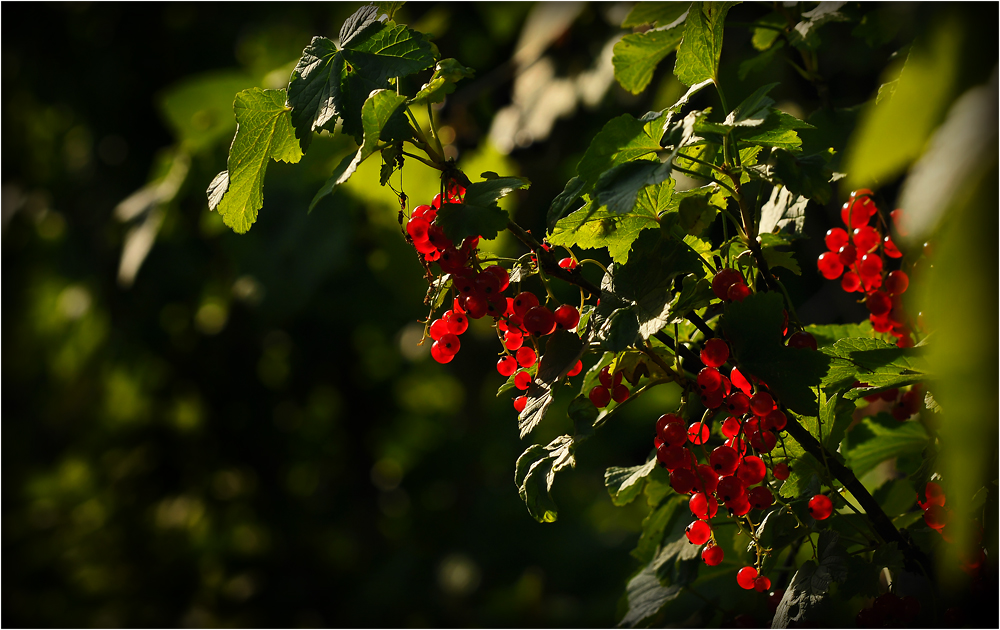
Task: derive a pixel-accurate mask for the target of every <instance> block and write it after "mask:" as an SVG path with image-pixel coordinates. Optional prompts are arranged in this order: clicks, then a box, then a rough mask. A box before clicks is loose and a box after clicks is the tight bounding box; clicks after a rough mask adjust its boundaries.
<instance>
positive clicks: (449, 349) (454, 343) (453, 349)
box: [434, 333, 462, 354]
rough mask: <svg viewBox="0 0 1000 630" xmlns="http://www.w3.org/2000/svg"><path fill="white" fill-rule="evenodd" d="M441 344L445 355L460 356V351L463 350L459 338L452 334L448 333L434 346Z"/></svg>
mask: <svg viewBox="0 0 1000 630" xmlns="http://www.w3.org/2000/svg"><path fill="white" fill-rule="evenodd" d="M439 344H440V346H441V351H442V352H444V353H445V354H458V351H459V350H460V349H461V348H462V343H461V342H460V341H459V340H458V336H457V335H453V334H452V333H446V334H444V335H442V336H441V338H440V339H438V340H437V341H436V342H434V345H439Z"/></svg>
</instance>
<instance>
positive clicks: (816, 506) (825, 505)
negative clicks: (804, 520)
mask: <svg viewBox="0 0 1000 630" xmlns="http://www.w3.org/2000/svg"><path fill="white" fill-rule="evenodd" d="M832 513H833V501H831V500H830V497H828V496H826V495H825V494H817V495H816V496H814V497H813V498H811V499H809V514H811V515H812V517H813V518H814V519H816V520H817V521H822V520H823V519H825V518H828V517H829V516H830V514H832Z"/></svg>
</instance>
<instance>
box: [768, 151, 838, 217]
mask: <svg viewBox="0 0 1000 630" xmlns="http://www.w3.org/2000/svg"><path fill="white" fill-rule="evenodd" d="M771 155H772V157H773V158H774V160H775V162H774V168H773V171H772V172H773V174H774V177H775V179H776V180H777V181H779V182H781V183H782V184H784V185H785V188H787V189H788V190H789V191H791V192H792V193H794V194H796V195H802V196H803V197H807V198H809V199H813V200H815V201H816V202H818V203H819V204H821V205H826V204H827V203H828V202H829V201H830V197H831V194H832V191H831V189H830V180H831V178H832V177H833V170H832V169H831V168H830V167H829V163H830V158H832V157H833V154H832V153H831V152H829V151H827V152H822V153H817V154H814V155H807V156H801V157H799V156H795V155H793V154H792V153H789V152H788V151H785V150H782V149H778V150H776V151H774V152H773V153H772V154H771Z"/></svg>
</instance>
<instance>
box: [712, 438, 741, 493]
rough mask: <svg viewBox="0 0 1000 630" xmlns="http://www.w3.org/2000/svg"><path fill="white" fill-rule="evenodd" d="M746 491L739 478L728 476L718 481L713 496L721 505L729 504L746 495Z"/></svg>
mask: <svg viewBox="0 0 1000 630" xmlns="http://www.w3.org/2000/svg"><path fill="white" fill-rule="evenodd" d="M727 448H728V447H727ZM746 491H747V487H746V484H744V483H743V482H742V481H740V480H739V477H734V476H732V475H728V476H726V477H723V478H722V479H719V485H718V486H717V487H716V489H715V494H716V496H718V497H719V499H721V500H722V502H723V503H731V502H732V501H735V500H737V499H739V498H740V497H741V496H743V495H744V494H746Z"/></svg>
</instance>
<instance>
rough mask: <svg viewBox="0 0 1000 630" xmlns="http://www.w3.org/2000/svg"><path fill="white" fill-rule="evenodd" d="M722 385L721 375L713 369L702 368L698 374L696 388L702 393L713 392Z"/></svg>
mask: <svg viewBox="0 0 1000 630" xmlns="http://www.w3.org/2000/svg"><path fill="white" fill-rule="evenodd" d="M721 385H722V374H719V370H717V369H715V368H713V367H706V368H702V370H701V371H700V372H698V387H700V388H701V391H703V392H714V391H715V390H717V389H719V387H720V386H721Z"/></svg>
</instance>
